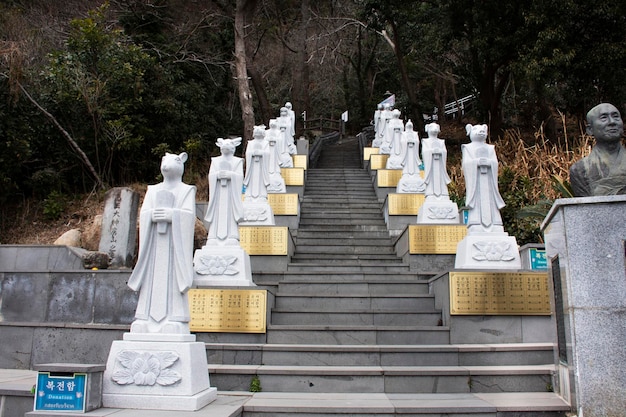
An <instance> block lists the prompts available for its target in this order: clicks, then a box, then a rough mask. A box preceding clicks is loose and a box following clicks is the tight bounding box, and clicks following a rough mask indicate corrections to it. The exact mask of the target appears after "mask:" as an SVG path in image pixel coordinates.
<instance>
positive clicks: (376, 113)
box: [372, 103, 383, 139]
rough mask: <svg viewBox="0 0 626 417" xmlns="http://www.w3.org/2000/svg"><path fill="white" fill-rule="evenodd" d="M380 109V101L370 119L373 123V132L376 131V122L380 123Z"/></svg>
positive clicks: (381, 109)
mask: <svg viewBox="0 0 626 417" xmlns="http://www.w3.org/2000/svg"><path fill="white" fill-rule="evenodd" d="M382 111H383V105H382V103H378V106H377V108H376V111H374V119H373V120H372V123H373V124H374V132H378V123H380V114H381V112H382ZM374 139H375V138H374Z"/></svg>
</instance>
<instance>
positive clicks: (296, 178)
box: [280, 168, 304, 186]
mask: <svg viewBox="0 0 626 417" xmlns="http://www.w3.org/2000/svg"><path fill="white" fill-rule="evenodd" d="M280 175H281V176H282V177H283V179H284V180H285V185H300V186H302V185H304V169H303V168H281V169H280Z"/></svg>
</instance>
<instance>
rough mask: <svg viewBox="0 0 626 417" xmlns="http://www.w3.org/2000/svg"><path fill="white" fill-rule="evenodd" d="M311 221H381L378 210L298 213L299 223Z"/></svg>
mask: <svg viewBox="0 0 626 417" xmlns="http://www.w3.org/2000/svg"><path fill="white" fill-rule="evenodd" d="M312 219H357V220H371V219H382V214H381V213H380V210H378V209H354V210H351V209H350V208H346V207H345V206H343V207H340V208H337V209H320V210H316V211H300V221H302V220H312Z"/></svg>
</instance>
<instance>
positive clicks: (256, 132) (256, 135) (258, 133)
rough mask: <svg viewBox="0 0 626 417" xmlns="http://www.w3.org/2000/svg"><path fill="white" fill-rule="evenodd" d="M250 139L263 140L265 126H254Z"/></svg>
mask: <svg viewBox="0 0 626 417" xmlns="http://www.w3.org/2000/svg"><path fill="white" fill-rule="evenodd" d="M252 138H253V139H255V140H257V139H258V140H263V139H265V125H258V126H254V129H252Z"/></svg>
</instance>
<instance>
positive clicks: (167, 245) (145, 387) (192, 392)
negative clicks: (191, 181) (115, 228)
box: [102, 153, 217, 411]
mask: <svg viewBox="0 0 626 417" xmlns="http://www.w3.org/2000/svg"><path fill="white" fill-rule="evenodd" d="M186 160H187V154H186V153H182V154H180V155H173V154H166V155H165V156H164V157H163V160H162V162H161V173H162V174H163V182H162V183H160V184H156V185H151V186H149V187H148V190H147V192H146V196H145V198H144V202H143V205H142V207H141V213H140V229H139V230H140V242H141V244H140V248H139V256H138V259H137V264H136V265H135V268H134V269H133V273H132V274H131V276H130V278H129V280H128V286H129V287H130V288H131V289H133V290H135V291H139V300H138V302H137V311H136V313H135V321H133V323H132V325H131V328H130V333H125V334H124V338H123V340H116V341H114V342H113V344H112V345H111V350H110V352H109V358H108V361H107V366H106V371H105V373H104V380H103V396H102V402H103V405H104V406H105V407H108V408H137V409H155V410H186V411H195V410H198V409H200V408H202V407H204V406H206V405H207V404H209V403H210V402H211V401H213V400H215V398H216V397H217V389H216V388H211V387H210V384H209V373H208V369H207V368H208V365H207V358H206V349H205V346H204V343H201V342H196V336H195V335H192V334H190V332H189V319H190V317H189V303H188V299H187V291H188V290H189V288H190V287H191V285H192V284H193V259H192V256H193V253H192V252H193V231H194V223H195V196H196V187H194V186H191V185H187V184H185V183H183V182H182V175H183V170H184V162H185V161H186Z"/></svg>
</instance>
